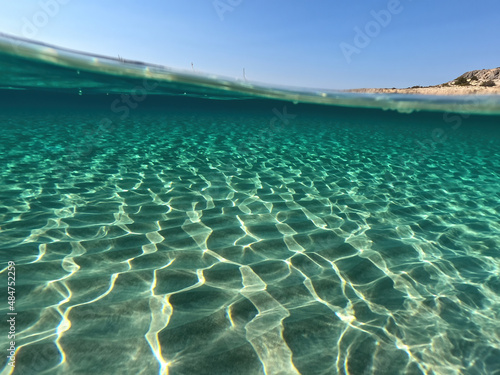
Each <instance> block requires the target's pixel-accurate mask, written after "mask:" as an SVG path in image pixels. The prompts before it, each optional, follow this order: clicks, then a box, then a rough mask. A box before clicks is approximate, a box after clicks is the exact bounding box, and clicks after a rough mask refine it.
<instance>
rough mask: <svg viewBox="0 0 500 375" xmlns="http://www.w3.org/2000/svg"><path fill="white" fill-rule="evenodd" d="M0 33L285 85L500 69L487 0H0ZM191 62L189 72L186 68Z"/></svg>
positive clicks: (366, 82)
mask: <svg viewBox="0 0 500 375" xmlns="http://www.w3.org/2000/svg"><path fill="white" fill-rule="evenodd" d="M1 7H2V8H1V9H2V11H1V12H0V32H3V33H6V34H11V35H15V36H20V37H24V38H29V39H34V40H37V41H42V42H45V43H49V44H54V45H57V46H61V47H66V48H71V49H75V50H81V51H85V52H92V53H97V54H101V55H107V56H112V57H118V56H120V57H122V58H125V59H131V60H139V61H144V62H148V63H154V64H161V65H166V66H169V67H172V68H177V69H185V70H191V69H193V68H194V70H195V71H197V72H204V73H211V74H217V75H222V76H226V77H231V78H239V79H242V78H243V70H244V72H245V78H246V79H247V80H249V81H254V82H259V83H271V84H277V85H285V86H295V87H309V88H324V89H347V88H362V87H409V86H414V85H434V84H440V83H443V82H447V81H450V80H452V79H454V78H456V77H458V76H459V75H461V74H462V73H464V72H466V71H469V70H474V69H484V68H496V67H499V66H500V43H499V41H498V36H499V35H500V22H499V16H500V1H498V0H477V1H471V0H468V1H465V0H437V1H436V0H314V1H306V0H147V1H139V0H121V1H111V0H24V1H7V0H1ZM191 64H193V65H191Z"/></svg>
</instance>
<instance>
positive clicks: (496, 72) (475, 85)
mask: <svg viewBox="0 0 500 375" xmlns="http://www.w3.org/2000/svg"><path fill="white" fill-rule="evenodd" d="M345 91H346V92H359V93H368V94H377V93H384V94H417V95H418V94H422V95H499V94H500V68H495V69H482V70H472V71H470V72H466V73H464V74H462V75H461V76H460V77H457V78H455V79H454V80H452V81H449V82H445V83H442V84H440V85H435V86H413V87H408V88H394V87H393V88H365V89H351V90H345Z"/></svg>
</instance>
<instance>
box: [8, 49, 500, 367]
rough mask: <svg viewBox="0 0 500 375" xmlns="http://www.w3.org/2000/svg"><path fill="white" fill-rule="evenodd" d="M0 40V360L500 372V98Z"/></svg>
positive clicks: (23, 364)
mask: <svg viewBox="0 0 500 375" xmlns="http://www.w3.org/2000/svg"><path fill="white" fill-rule="evenodd" d="M0 42H2V43H4V47H3V50H2V53H1V54H0V64H1V65H2V68H3V70H2V73H1V74H0V77H1V79H2V84H1V86H2V87H3V89H2V90H1V92H0V99H1V100H0V126H1V128H2V139H1V141H0V165H1V166H2V168H1V170H0V186H1V190H0V262H1V271H2V272H1V275H2V276H1V279H2V280H3V281H2V282H3V283H4V284H3V285H4V286H3V287H2V288H5V289H4V290H5V292H4V301H2V303H1V304H0V307H1V314H3V316H4V321H6V320H7V319H8V318H9V316H8V315H7V313H9V312H11V311H12V310H9V306H10V305H9V304H8V303H7V272H8V270H7V266H8V262H9V261H13V262H15V269H16V285H15V290H16V291H15V296H16V302H15V312H16V313H17V315H16V326H15V329H16V332H15V348H16V349H15V368H13V367H12V366H9V364H8V362H5V360H6V359H7V358H5V356H4V362H2V363H1V366H2V367H1V369H0V374H2V375H4V374H70V375H71V374H110V375H113V374H144V375H148V374H171V375H177V374H179V375H180V374H186V375H190V374H268V375H270V374H298V373H300V374H325V375H326V374H354V375H357V374H360V375H368V374H488V375H489V374H500V370H499V369H500V323H499V322H500V276H499V274H500V159H499V157H498V156H499V155H500V124H499V119H500V117H499V116H498V108H500V106H499V103H500V100H499V99H498V98H494V97H489V98H488V97H485V98H477V97H465V98H460V99H456V98H440V97H429V98H422V97H415V96H408V97H402V96H387V95H386V96H382V97H377V96H373V95H372V96H369V95H365V96H363V95H353V94H344V93H333V92H332V93H328V94H325V95H322V94H321V93H317V92H313V91H307V90H304V91H290V90H288V91H287V90H282V91H280V90H281V89H278V88H270V87H260V88H259V87H249V84H247V83H244V82H243V83H241V82H230V83H228V82H227V81H222V80H220V79H212V78H209V77H196V76H189V75H185V76H183V75H181V74H177V73H176V74H177V75H175V74H174V75H172V74H173V73H169V72H166V71H163V70H161V69H160V68H158V67H157V68H155V67H153V66H149V67H147V69H145V67H144V66H141V65H137V64H136V65H134V64H129V65H127V67H128V68H127V69H129V68H130V69H129V70H127V69H126V67H120V66H119V64H125V63H122V62H119V63H118V65H117V64H115V63H113V64H114V65H113V64H111V63H110V65H109V66H111V67H112V68H113V69H114V70H113V69H111V68H109V70H106V69H107V68H105V67H106V66H105V64H103V63H102V62H99V61H101V60H98V59H97V58H95V57H92V58H91V61H90V62H89V61H88V60H85V58H86V57H85V56H77V57H78V59H76V57H74V56H73V60H71V61H70V63H71V64H73V65H74V67H75V68H74V69H73V68H71V67H68V66H67V65H68V64H69V63H68V61H66V60H64V59H63V58H62V57H57V58H55V57H54V52H53V51H50V50H48V49H47V48H46V47H43V48H42V47H40V46H37V45H30V44H26V43H24V44H20V42H19V41H12V40H8V39H4V40H0ZM14 42H15V43H17V44H16V48H14V49H12V48H11V49H9V48H8V47H7V45H9V43H10V45H12V44H13V43H14ZM0 44H1V43H0ZM11 47H12V46H11ZM44 48H45V49H44ZM28 52H30V53H31V54H32V55H30V56H27V55H29V53H28ZM58 53H59V55H60V56H63V55H64V53H67V52H64V51H59V52H58ZM47 56H48V57H47ZM51 56H52V57H51ZM64 56H65V55H64ZM64 56H63V57H64ZM50 59H52V60H53V61H52V62H51V63H50V64H49V63H48V62H47V61H48V60H50ZM96 61H97V62H96ZM63 65H64V66H63ZM125 65H126V64H125ZM96 66H97V67H98V69H97V68H95V67H96ZM96 69H97V70H98V71H97V72H96ZM154 69H157V70H158V71H157V72H156V73H155V74H156V76H154V77H151V76H150V74H152V73H151V71H154ZM139 71H140V72H142V73H143V74H144V75H145V76H144V77H147V79H146V78H144V77H138V76H134V75H135V74H136V73H137V72H139ZM137 74H139V73H137ZM169 74H170V75H169ZM167 75H169V76H168V77H170V78H168V77H167ZM174 76H175V77H174ZM46 77H50V78H46ZM174 78H175V79H174ZM141 87H142V91H141ZM245 90H246V91H245ZM184 92H186V95H184ZM200 97H201V98H200ZM292 97H293V98H292ZM291 98H292V99H293V100H290V99H291ZM221 99H225V100H221ZM235 99H238V100H235ZM274 99H281V100H274ZM327 99H328V101H329V102H322V101H323V100H327ZM318 103H323V105H320V104H318ZM324 104H327V105H324ZM368 107H370V108H368ZM391 108H392V109H394V110H389V111H388V110H385V111H384V110H383V109H391ZM429 110H432V111H429ZM401 112H410V113H401ZM2 327H4V329H3V331H4V334H2V335H0V344H1V345H0V347H1V348H2V350H4V353H8V351H9V350H8V349H9V346H10V341H11V340H9V339H8V338H7V333H8V331H9V323H7V322H5V323H4V325H3V326H2Z"/></svg>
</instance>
